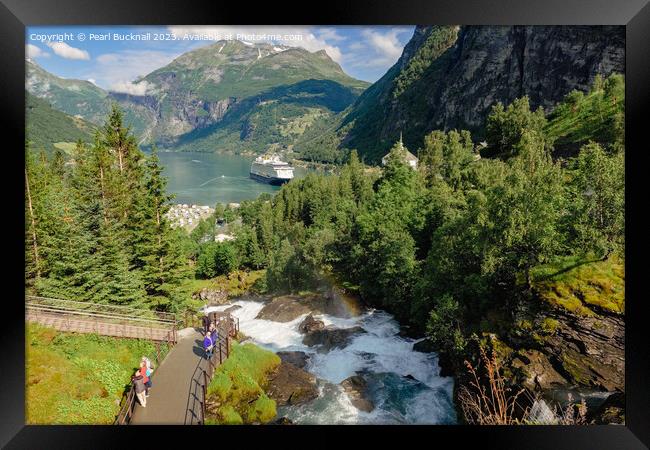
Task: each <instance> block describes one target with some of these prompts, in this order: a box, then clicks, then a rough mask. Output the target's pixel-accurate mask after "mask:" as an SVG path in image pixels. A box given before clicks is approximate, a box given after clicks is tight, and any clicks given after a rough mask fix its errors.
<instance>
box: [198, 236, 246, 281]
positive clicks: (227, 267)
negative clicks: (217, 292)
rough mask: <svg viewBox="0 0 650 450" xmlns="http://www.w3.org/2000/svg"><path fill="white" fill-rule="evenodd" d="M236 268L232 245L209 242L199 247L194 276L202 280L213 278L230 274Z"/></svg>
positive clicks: (235, 255) (236, 257) (234, 252)
mask: <svg viewBox="0 0 650 450" xmlns="http://www.w3.org/2000/svg"><path fill="white" fill-rule="evenodd" d="M237 267H238V254H237V250H236V248H235V247H234V245H233V244H230V243H228V242H209V243H207V244H204V245H203V246H201V250H200V253H199V257H198V260H197V263H196V274H197V276H199V277H202V278H213V277H215V276H217V275H224V274H228V273H230V272H231V271H232V270H234V269H236V268H237Z"/></svg>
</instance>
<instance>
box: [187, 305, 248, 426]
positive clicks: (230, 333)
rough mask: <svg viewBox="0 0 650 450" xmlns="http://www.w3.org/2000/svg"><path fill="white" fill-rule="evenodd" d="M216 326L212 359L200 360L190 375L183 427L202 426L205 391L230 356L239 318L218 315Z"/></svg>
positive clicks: (204, 411)
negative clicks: (216, 337) (215, 340)
mask: <svg viewBox="0 0 650 450" xmlns="http://www.w3.org/2000/svg"><path fill="white" fill-rule="evenodd" d="M218 317H219V319H218V320H219V324H218V325H217V332H218V336H219V337H218V339H217V342H216V343H215V346H214V349H213V352H212V357H211V358H210V359H206V358H201V360H200V361H199V363H198V364H197V366H196V369H195V370H194V373H193V374H192V380H191V382H190V392H189V397H188V401H187V411H186V414H185V425H203V424H204V423H205V415H206V399H207V390H208V385H209V384H210V381H212V377H213V376H214V373H215V371H216V369H217V368H218V367H219V366H220V365H221V364H222V363H223V362H224V361H225V360H226V359H227V358H228V357H229V356H230V345H231V339H232V338H233V337H236V336H237V333H238V332H239V318H236V317H233V316H231V315H230V314H220V315H219V316H218Z"/></svg>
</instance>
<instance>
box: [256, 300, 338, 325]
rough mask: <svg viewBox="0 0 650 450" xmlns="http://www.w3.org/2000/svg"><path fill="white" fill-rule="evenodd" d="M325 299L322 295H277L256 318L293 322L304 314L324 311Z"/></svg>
mask: <svg viewBox="0 0 650 450" xmlns="http://www.w3.org/2000/svg"><path fill="white" fill-rule="evenodd" d="M324 303H325V299H324V298H323V297H321V296H317V295H310V296H298V295H283V296H281V297H275V298H274V299H272V300H271V301H270V302H269V303H267V304H266V305H265V306H264V308H262V310H261V311H260V312H259V313H258V314H257V317H256V319H264V320H272V321H274V322H291V321H292V320H295V319H297V318H298V317H300V316H302V315H303V314H309V313H311V312H318V313H323V312H324V311H323V309H324Z"/></svg>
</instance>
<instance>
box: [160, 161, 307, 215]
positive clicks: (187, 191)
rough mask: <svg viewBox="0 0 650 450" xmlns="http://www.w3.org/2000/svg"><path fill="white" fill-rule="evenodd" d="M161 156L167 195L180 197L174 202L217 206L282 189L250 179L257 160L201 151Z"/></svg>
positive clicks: (300, 172) (298, 170) (301, 173)
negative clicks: (254, 162)
mask: <svg viewBox="0 0 650 450" xmlns="http://www.w3.org/2000/svg"><path fill="white" fill-rule="evenodd" d="M158 157H159V158H160V163H161V165H162V166H163V168H164V174H165V176H166V177H167V192H168V193H170V194H175V195H176V197H175V198H174V200H172V202H173V203H188V204H192V203H193V204H197V205H208V206H211V207H214V205H215V204H217V203H222V204H226V203H231V202H235V203H239V202H241V201H242V200H252V199H255V198H257V197H258V196H259V195H260V194H262V193H264V192H268V193H274V192H276V191H278V190H279V189H280V188H279V187H277V186H271V185H268V184H264V183H259V182H257V181H254V180H252V179H251V178H250V177H249V171H250V167H251V162H252V160H253V157H247V156H241V155H228V154H218V153H198V152H160V153H158ZM305 173H306V170H305V169H301V168H296V170H295V171H294V176H295V177H300V176H304V174H305Z"/></svg>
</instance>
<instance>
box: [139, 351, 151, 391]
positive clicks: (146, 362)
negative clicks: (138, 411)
mask: <svg viewBox="0 0 650 450" xmlns="http://www.w3.org/2000/svg"><path fill="white" fill-rule="evenodd" d="M142 364H144V368H145V374H144V375H145V377H146V378H147V382H146V383H145V384H144V385H145V386H146V387H147V397H149V389H151V386H153V383H152V382H151V374H152V372H153V367H152V364H151V361H150V360H149V358H147V357H146V356H143V357H142V360H141V361H140V367H142Z"/></svg>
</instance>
